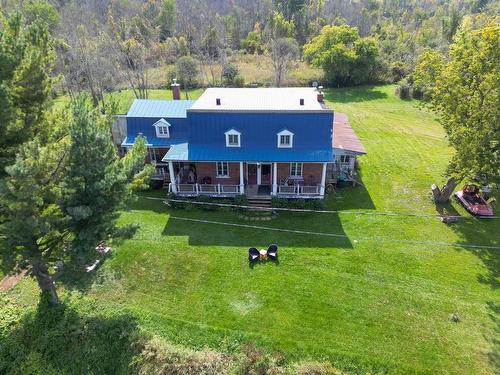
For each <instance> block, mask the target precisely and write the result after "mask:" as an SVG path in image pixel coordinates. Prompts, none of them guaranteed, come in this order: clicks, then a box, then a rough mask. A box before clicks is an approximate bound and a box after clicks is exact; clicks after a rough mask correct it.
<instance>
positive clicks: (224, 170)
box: [215, 161, 229, 178]
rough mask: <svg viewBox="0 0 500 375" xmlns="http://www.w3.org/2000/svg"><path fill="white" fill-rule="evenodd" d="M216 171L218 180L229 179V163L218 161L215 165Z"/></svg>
mask: <svg viewBox="0 0 500 375" xmlns="http://www.w3.org/2000/svg"><path fill="white" fill-rule="evenodd" d="M215 164H216V166H215V168H216V170H217V177H218V178H227V177H229V165H228V163H227V162H224V161H218V162H217V163H215Z"/></svg>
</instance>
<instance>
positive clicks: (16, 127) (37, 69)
mask: <svg viewBox="0 0 500 375" xmlns="http://www.w3.org/2000/svg"><path fill="white" fill-rule="evenodd" d="M52 45H53V42H52V38H51V36H50V34H49V32H48V28H47V24H46V23H45V22H44V21H43V20H42V19H40V20H34V21H33V22H32V23H30V24H28V25H26V24H25V23H24V21H23V18H22V16H21V14H20V13H18V12H16V13H11V14H9V15H8V16H3V15H2V13H1V12H0V102H1V103H2V104H1V106H0V176H2V175H4V174H5V170H4V169H5V166H7V165H9V164H11V163H12V162H13V160H14V156H15V154H16V152H17V150H18V148H19V145H21V144H22V143H24V142H26V141H28V140H31V139H33V137H34V135H35V134H37V133H39V132H42V131H44V128H45V125H44V113H45V112H46V109H47V107H48V105H49V102H50V92H51V89H52V79H51V77H50V74H51V72H52V68H53V65H54V59H55V54H54V50H53V46H52Z"/></svg>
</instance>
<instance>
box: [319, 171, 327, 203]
mask: <svg viewBox="0 0 500 375" xmlns="http://www.w3.org/2000/svg"><path fill="white" fill-rule="evenodd" d="M325 185H326V163H323V173H322V175H321V186H320V189H319V194H320V195H321V196H322V197H324V196H325Z"/></svg>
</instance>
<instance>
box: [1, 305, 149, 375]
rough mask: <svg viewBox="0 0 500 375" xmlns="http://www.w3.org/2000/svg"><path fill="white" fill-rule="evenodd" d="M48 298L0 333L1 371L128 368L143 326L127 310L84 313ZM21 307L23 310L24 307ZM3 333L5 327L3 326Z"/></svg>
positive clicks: (72, 371)
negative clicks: (51, 303) (102, 313)
mask: <svg viewBox="0 0 500 375" xmlns="http://www.w3.org/2000/svg"><path fill="white" fill-rule="evenodd" d="M44 300H45V298H42V301H41V302H40V304H39V305H38V308H37V309H36V310H35V311H31V312H28V313H26V314H25V315H24V316H23V318H22V320H21V322H20V323H19V324H18V325H17V326H15V327H14V328H13V329H12V330H10V331H7V332H5V333H3V336H0V358H1V360H0V373H2V374H8V373H19V374H23V373H39V374H89V373H92V374H123V373H129V372H130V371H131V364H133V363H134V361H133V359H134V357H135V356H137V355H138V354H139V353H140V351H141V348H142V341H141V338H140V335H139V331H138V326H137V323H136V321H135V320H134V318H133V317H132V316H130V315H127V314H121V313H117V312H113V314H112V315H111V314H110V316H101V315H97V314H96V313H95V311H93V312H92V308H91V307H90V306H89V308H88V310H89V312H86V313H85V315H83V314H82V313H79V312H78V311H76V310H75V309H74V308H73V307H71V306H69V305H67V304H65V303H61V304H60V305H59V306H56V307H49V306H48V304H47V303H46V302H44ZM19 313H21V312H20V311H19ZM0 334H1V331H0Z"/></svg>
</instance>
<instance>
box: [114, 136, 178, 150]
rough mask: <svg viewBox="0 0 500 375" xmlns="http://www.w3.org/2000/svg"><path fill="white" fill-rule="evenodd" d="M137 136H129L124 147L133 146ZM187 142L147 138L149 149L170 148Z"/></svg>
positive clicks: (124, 141) (123, 144)
mask: <svg viewBox="0 0 500 375" xmlns="http://www.w3.org/2000/svg"><path fill="white" fill-rule="evenodd" d="M143 136H144V135H143ZM135 138H136V136H127V137H126V138H125V139H124V140H123V142H122V146H123V147H130V146H133V145H134V143H135ZM183 142H186V139H171V138H157V137H147V136H146V144H147V145H148V146H149V147H170V146H172V145H176V144H179V143H183Z"/></svg>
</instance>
